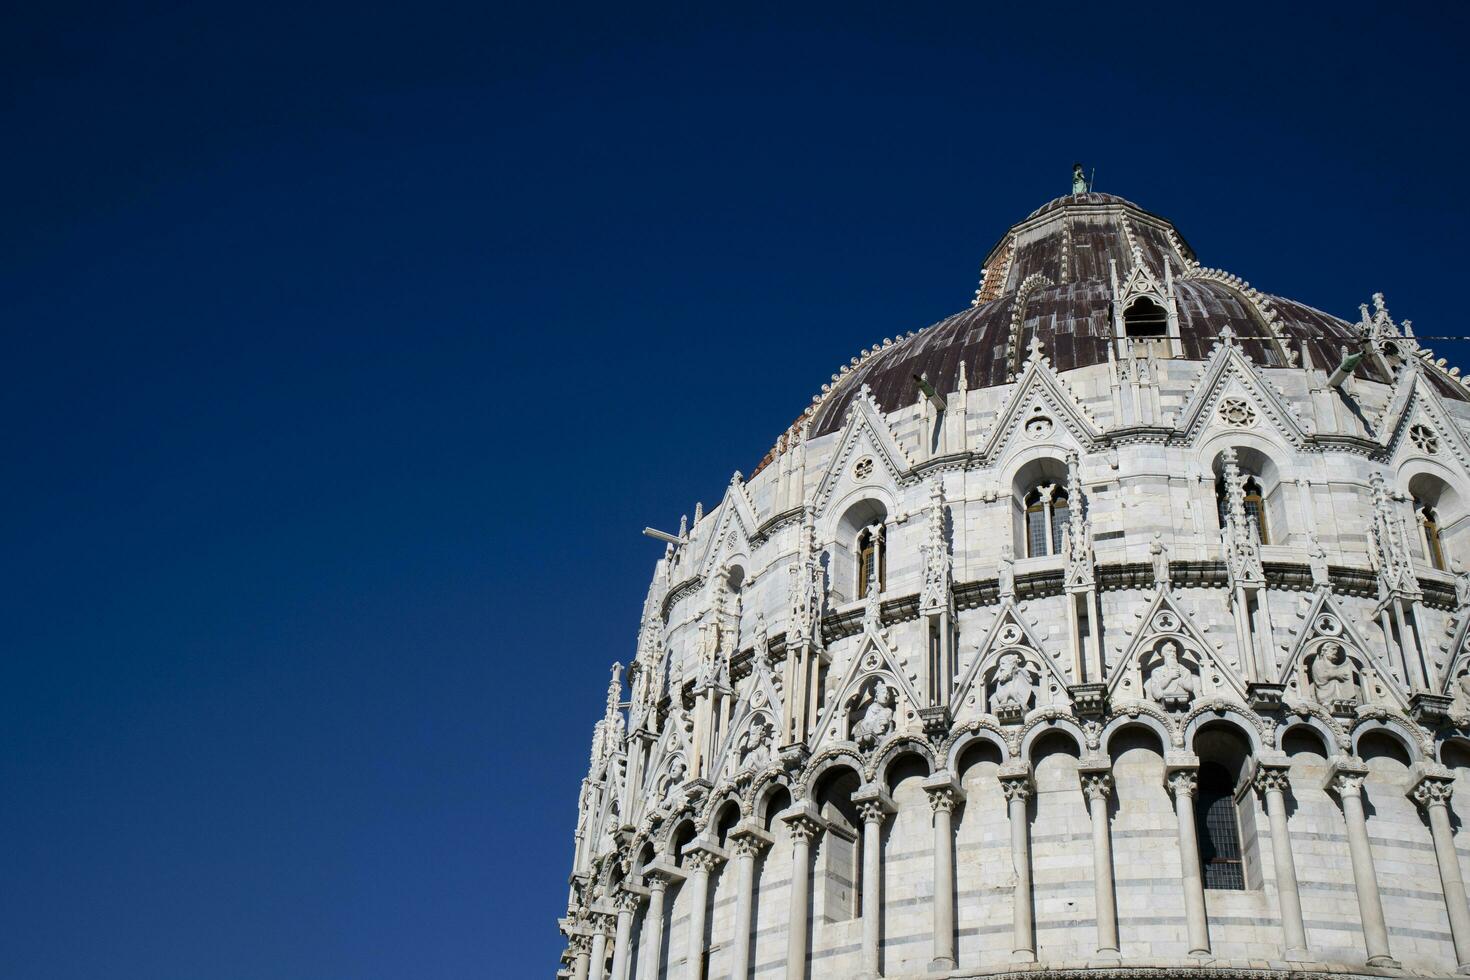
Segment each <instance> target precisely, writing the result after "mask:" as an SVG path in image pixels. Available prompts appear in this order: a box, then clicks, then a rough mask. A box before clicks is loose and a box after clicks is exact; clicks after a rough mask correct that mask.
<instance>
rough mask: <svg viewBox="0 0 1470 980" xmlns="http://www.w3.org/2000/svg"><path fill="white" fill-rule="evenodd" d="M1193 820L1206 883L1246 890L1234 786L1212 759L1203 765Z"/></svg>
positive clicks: (1208, 885)
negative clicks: (1211, 761)
mask: <svg viewBox="0 0 1470 980" xmlns="http://www.w3.org/2000/svg"><path fill="white" fill-rule="evenodd" d="M1194 820H1195V832H1196V835H1197V836H1198V837H1199V860H1200V868H1201V870H1202V871H1203V872H1204V876H1205V887H1206V888H1221V889H1230V890H1235V891H1242V890H1244V889H1245V870H1244V867H1243V865H1242V864H1241V858H1240V824H1239V820H1238V818H1237V815H1236V812H1235V793H1234V787H1233V786H1232V785H1231V780H1230V774H1229V773H1227V772H1226V771H1225V769H1224V768H1223V767H1222V766H1219V765H1215V764H1213V763H1206V764H1204V765H1202V766H1200V770H1199V796H1198V798H1197V799H1196V800H1195V810H1194Z"/></svg>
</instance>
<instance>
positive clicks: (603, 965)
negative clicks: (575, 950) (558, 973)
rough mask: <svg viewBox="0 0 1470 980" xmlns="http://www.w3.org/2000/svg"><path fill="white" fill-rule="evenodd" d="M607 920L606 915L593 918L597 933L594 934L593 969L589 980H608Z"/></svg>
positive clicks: (588, 974)
mask: <svg viewBox="0 0 1470 980" xmlns="http://www.w3.org/2000/svg"><path fill="white" fill-rule="evenodd" d="M606 919H607V916H604V915H599V916H594V917H593V928H595V929H596V930H597V931H596V932H594V933H593V934H592V968H591V969H590V970H588V972H587V980H607V922H606V921H605V920H606Z"/></svg>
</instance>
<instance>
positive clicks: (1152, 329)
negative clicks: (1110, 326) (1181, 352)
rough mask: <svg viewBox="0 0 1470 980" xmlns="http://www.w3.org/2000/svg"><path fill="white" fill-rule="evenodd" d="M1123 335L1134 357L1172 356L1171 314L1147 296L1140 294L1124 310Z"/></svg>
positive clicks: (1129, 351)
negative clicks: (1170, 336)
mask: <svg viewBox="0 0 1470 980" xmlns="http://www.w3.org/2000/svg"><path fill="white" fill-rule="evenodd" d="M1123 336H1124V337H1126V338H1127V343H1128V347H1127V352H1128V353H1129V354H1131V355H1132V356H1134V357H1147V356H1150V355H1152V356H1154V357H1172V356H1173V354H1174V351H1173V348H1172V342H1171V341H1170V339H1169V314H1168V313H1167V312H1165V310H1164V308H1163V307H1162V306H1160V305H1159V304H1158V303H1156V302H1154V301H1153V300H1152V299H1149V298H1148V297H1147V296H1140V297H1138V298H1137V299H1135V300H1134V301H1133V302H1132V303H1129V304H1128V308H1127V309H1126V310H1124V311H1123Z"/></svg>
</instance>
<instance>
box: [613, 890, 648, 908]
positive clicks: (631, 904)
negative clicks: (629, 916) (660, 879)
mask: <svg viewBox="0 0 1470 980" xmlns="http://www.w3.org/2000/svg"><path fill="white" fill-rule="evenodd" d="M642 901H643V896H642V895H639V894H638V893H637V892H630V891H628V890H627V889H626V888H625V889H622V890H621V891H619V892H618V894H617V897H615V898H614V899H613V903H614V904H615V905H617V907H618V911H619V912H637V911H638V903H640V902H642Z"/></svg>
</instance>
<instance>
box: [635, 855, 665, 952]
mask: <svg viewBox="0 0 1470 980" xmlns="http://www.w3.org/2000/svg"><path fill="white" fill-rule="evenodd" d="M643 881H644V883H645V884H647V885H648V912H647V913H646V914H645V915H644V918H643V942H640V943H639V945H640V946H642V945H644V943H647V945H648V952H647V953H645V954H644V957H643V967H642V972H643V973H646V974H647V975H648V976H650V977H654V978H657V977H658V971H659V967H660V966H661V965H662V964H661V962H660V961H661V960H662V959H663V944H664V895H665V894H666V893H667V892H668V889H669V877H668V875H667V874H665V873H664V872H662V871H645V872H644V873H643Z"/></svg>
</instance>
